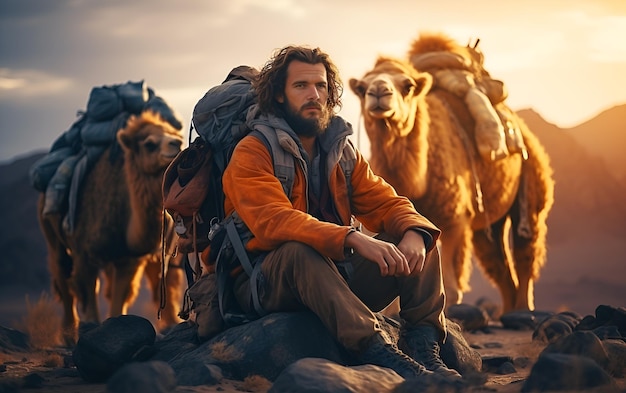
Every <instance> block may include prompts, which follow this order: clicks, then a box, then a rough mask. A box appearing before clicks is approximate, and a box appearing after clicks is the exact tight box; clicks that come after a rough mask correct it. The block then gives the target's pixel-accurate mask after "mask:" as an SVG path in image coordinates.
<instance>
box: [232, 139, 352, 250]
mask: <svg viewBox="0 0 626 393" xmlns="http://www.w3.org/2000/svg"><path fill="white" fill-rule="evenodd" d="M294 165H296V172H298V171H300V173H301V170H300V169H299V167H298V165H297V163H296V161H295V159H294ZM303 178H304V176H302V175H300V176H298V175H296V176H295V179H294V185H293V193H292V198H291V200H290V199H289V198H288V197H287V195H285V192H284V191H283V188H282V185H281V183H280V181H279V180H278V179H277V178H276V177H275V176H274V170H273V163H272V158H271V155H270V153H269V151H268V150H267V148H266V147H265V145H264V144H263V142H261V141H260V140H258V139H257V138H254V137H251V136H248V137H246V138H244V139H243V140H242V141H240V142H239V144H238V145H237V147H236V148H235V150H234V152H233V155H232V158H231V160H230V162H229V164H228V166H227V168H226V170H225V171H224V176H223V179H222V182H223V187H224V194H225V196H226V198H225V204H224V208H225V211H226V213H227V214H228V213H230V212H232V211H233V210H236V211H237V213H238V214H239V216H240V217H241V219H242V220H243V222H244V223H245V224H246V225H247V226H248V228H249V229H250V231H251V232H252V234H253V235H254V238H252V239H251V240H250V242H249V243H248V245H247V247H248V249H249V250H250V251H269V250H273V249H275V248H277V247H278V246H280V245H281V244H283V243H285V242H287V241H297V242H302V243H305V244H307V245H309V246H311V247H313V248H314V249H315V250H317V251H318V252H319V253H321V254H322V255H324V256H327V257H330V258H333V259H335V260H341V259H343V258H344V247H343V246H344V240H345V236H346V235H347V233H348V231H349V230H350V228H349V227H348V226H340V225H336V224H333V223H328V222H323V221H320V220H318V219H317V218H315V217H313V216H311V215H310V214H308V213H306V212H305V210H306V195H304V192H303V190H304V189H305V188H306V187H305V186H304V185H303V184H302V183H303V181H304V180H303Z"/></svg>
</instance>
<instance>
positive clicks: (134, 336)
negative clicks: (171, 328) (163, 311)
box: [72, 315, 156, 382]
mask: <svg viewBox="0 0 626 393" xmlns="http://www.w3.org/2000/svg"><path fill="white" fill-rule="evenodd" d="M155 338H156V332H155V330H154V327H153V326H152V323H151V322H150V321H148V320H147V319H145V318H142V317H139V316H136V315H122V316H119V317H114V318H109V319H107V320H105V321H104V322H103V323H102V325H100V326H98V327H96V328H93V329H91V330H89V331H87V332H86V333H84V334H83V335H82V336H80V337H79V339H78V343H77V344H76V347H75V348H74V351H73V353H72V357H73V360H74V364H76V368H77V369H78V372H79V373H80V375H81V377H82V378H83V379H84V380H85V381H87V382H103V381H106V380H107V379H108V378H109V377H110V376H111V375H113V373H114V372H115V371H117V370H118V369H119V368H120V367H122V366H123V365H124V364H126V363H129V362H131V361H135V360H146V359H145V358H143V357H141V356H138V355H144V356H145V355H149V354H151V353H152V352H151V351H146V349H145V347H146V346H151V345H154V341H155Z"/></svg>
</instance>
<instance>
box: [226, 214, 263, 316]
mask: <svg viewBox="0 0 626 393" xmlns="http://www.w3.org/2000/svg"><path fill="white" fill-rule="evenodd" d="M226 233H227V234H228V237H229V238H230V241H231V244H232V245H233V249H234V251H235V254H236V255H237V259H239V263H241V266H242V267H243V270H245V272H246V274H247V275H248V277H250V293H251V294H252V304H253V305H254V310H255V311H256V312H257V314H259V315H260V316H264V315H266V314H267V312H266V311H265V310H264V309H263V307H262V306H261V301H260V300H259V291H258V287H257V280H258V276H259V272H260V271H261V264H260V263H257V264H255V266H252V263H251V262H250V258H249V257H248V253H247V252H246V248H245V246H244V245H243V242H242V241H241V238H240V237H239V232H237V228H236V227H235V220H233V219H229V220H227V222H226Z"/></svg>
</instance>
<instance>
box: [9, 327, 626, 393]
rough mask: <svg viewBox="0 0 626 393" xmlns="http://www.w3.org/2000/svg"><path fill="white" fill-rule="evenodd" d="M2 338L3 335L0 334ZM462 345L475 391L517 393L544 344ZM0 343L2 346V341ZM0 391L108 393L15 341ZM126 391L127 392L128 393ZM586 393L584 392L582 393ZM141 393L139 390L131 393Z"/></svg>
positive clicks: (50, 354) (488, 334) (220, 386)
mask: <svg viewBox="0 0 626 393" xmlns="http://www.w3.org/2000/svg"><path fill="white" fill-rule="evenodd" d="M5 336H6V335H5ZM463 336H464V337H465V339H466V341H467V343H468V344H469V345H470V346H471V347H472V348H474V349H476V350H477V351H478V352H479V353H480V355H481V357H482V359H483V373H484V375H485V376H486V383H485V384H484V385H482V386H481V387H480V388H479V389H478V390H473V389H472V391H487V392H502V393H508V392H520V391H521V390H522V386H523V383H524V381H525V380H526V379H527V378H528V377H529V374H530V372H531V369H532V367H533V364H534V363H535V361H536V360H537V357H538V355H539V354H540V352H541V351H542V350H543V349H544V348H545V347H546V345H547V344H546V343H542V342H540V341H537V340H533V330H528V329H523V330H519V329H510V328H504V327H503V326H502V324H501V323H498V322H490V323H489V325H488V327H487V328H483V329H479V330H475V331H464V332H463ZM4 341H7V340H6V339H5V340H4ZM0 344H2V345H0V350H2V352H0V392H2V393H4V392H38V393H48V392H50V393H52V392H76V393H79V392H80V393H101V392H108V390H107V385H106V384H105V383H87V382H85V381H84V380H83V379H82V378H81V377H80V375H79V372H78V371H77V369H76V367H75V366H74V365H73V364H72V356H71V351H70V350H68V349H66V348H60V347H56V348H53V349H47V350H43V349H39V350H33V349H30V348H29V347H28V346H27V345H26V344H24V346H23V347H21V344H20V342H19V340H18V341H17V342H16V341H15V340H13V342H12V343H11V344H10V345H8V344H9V343H7V342H4V343H0ZM615 381H616V385H615V386H613V387H611V388H610V389H607V388H604V389H596V390H593V391H595V392H614V391H615V392H626V382H625V380H624V378H616V379H615ZM270 388H271V382H269V381H268V380H266V379H264V378H256V379H255V378H248V379H246V380H245V381H235V380H228V379H222V380H221V381H220V382H219V383H217V384H215V385H211V386H178V387H176V388H175V389H174V390H164V391H171V392H176V393H183V392H225V393H235V392H268V391H269V389H270ZM129 391H130V390H129ZM585 391H590V390H585ZM135 392H137V393H138V392H143V390H141V389H139V390H135Z"/></svg>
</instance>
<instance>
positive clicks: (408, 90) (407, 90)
mask: <svg viewBox="0 0 626 393" xmlns="http://www.w3.org/2000/svg"><path fill="white" fill-rule="evenodd" d="M415 87H416V86H415V82H414V81H413V80H412V79H410V78H407V79H405V80H404V83H402V95H403V96H405V97H406V96H408V95H409V94H412V93H413V92H414V91H415Z"/></svg>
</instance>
